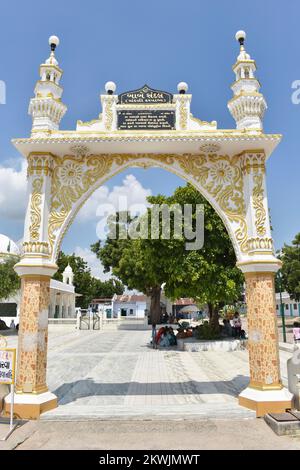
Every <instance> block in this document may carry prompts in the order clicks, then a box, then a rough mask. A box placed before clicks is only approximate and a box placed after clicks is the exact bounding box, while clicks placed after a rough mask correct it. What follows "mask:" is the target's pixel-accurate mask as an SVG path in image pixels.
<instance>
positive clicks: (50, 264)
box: [6, 35, 291, 418]
mask: <svg viewBox="0 0 300 470" xmlns="http://www.w3.org/2000/svg"><path fill="white" fill-rule="evenodd" d="M50 39H51V40H50V43H51V55H50V57H49V59H47V61H46V62H45V64H42V65H41V67H40V74H41V79H40V80H39V81H38V82H37V85H36V88H35V97H34V98H33V99H32V100H31V102H30V107H29V111H30V113H31V114H32V117H33V127H32V134H31V137H30V138H27V139H17V140H14V144H15V146H16V147H17V148H18V149H19V151H20V152H21V153H22V154H23V155H24V157H26V158H27V160H28V187H29V200H28V209H27V215H26V221H25V231H24V243H23V256H22V259H21V261H20V262H19V263H18V264H17V265H16V271H17V272H18V274H19V275H20V276H21V279H22V303H21V318H20V330H19V347H18V372H17V384H16V390H17V399H16V400H15V407H16V412H17V414H18V415H19V416H20V417H23V418H35V417H37V416H39V415H40V413H42V412H43V411H46V410H48V409H51V408H53V407H55V406H57V399H56V397H55V395H53V394H52V393H51V392H49V391H48V388H47V385H46V369H47V337H48V304H49V283H50V278H51V276H52V275H53V274H54V273H55V272H56V270H57V266H56V264H55V262H56V258H57V255H58V252H59V249H60V245H61V241H62V239H63V236H64V234H65V233H66V231H67V229H68V227H69V226H70V224H71V223H72V221H73V219H74V217H75V216H76V214H77V212H78V211H79V209H80V208H81V207H82V205H83V204H84V203H85V202H86V200H87V199H88V198H89V196H90V195H91V194H92V193H93V192H94V191H95V190H96V189H97V188H98V187H99V186H100V185H102V184H103V182H105V181H106V180H108V179H109V178H111V177H112V176H113V175H115V174H117V173H119V172H121V171H123V170H124V169H125V168H127V167H130V166H139V167H144V168H148V167H152V166H158V167H161V168H164V169H166V170H168V171H170V172H173V173H175V174H177V175H178V176H180V177H182V178H183V179H185V180H187V181H189V182H190V183H191V184H192V185H194V186H195V187H196V188H197V189H198V190H199V191H200V192H201V194H202V195H203V196H204V197H205V198H206V199H207V200H208V201H209V202H210V204H211V205H212V206H213V207H214V208H215V210H216V211H217V213H218V214H219V215H220V217H221V218H222V220H223V222H224V224H225V226H226V228H227V230H228V233H229V235H230V238H231V240H232V243H233V246H234V249H235V252H236V256H237V265H238V266H239V267H240V269H241V270H242V271H243V273H244V275H245V282H246V297H247V309H248V315H247V320H248V332H249V363H250V384H249V386H248V387H247V389H246V390H244V391H243V392H242V393H241V395H240V396H239V402H240V404H241V405H244V406H247V407H250V408H252V409H255V410H256V412H257V415H258V416H261V415H262V414H264V413H265V412H268V411H275V410H277V411H278V410H284V409H285V408H287V407H289V406H290V405H291V396H290V394H289V393H288V392H287V391H286V390H285V389H284V388H283V386H282V383H281V378H280V366H279V352H278V333H277V321H276V313H275V312H276V309H275V295H274V293H275V290H274V276H275V273H276V271H277V270H278V268H279V267H280V261H279V260H278V259H277V258H276V257H275V256H274V251H273V242H272V236H271V232H270V224H269V215H268V202H267V192H266V176H265V163H266V160H267V159H268V157H269V156H270V154H271V153H272V151H273V149H274V148H275V147H276V145H277V144H278V142H279V141H280V138H281V137H280V136H279V135H270V134H269V135H267V134H264V133H263V130H262V117H263V113H264V110H265V107H266V104H265V101H264V98H263V96H262V95H261V94H260V93H259V83H258V81H257V80H256V78H255V77H254V72H255V62H254V61H253V60H251V59H250V56H249V55H248V54H247V53H246V51H245V49H244V46H243V35H240V37H239V40H240V43H241V50H240V54H239V56H238V59H237V62H236V64H235V65H234V68H233V69H234V72H235V75H236V80H235V82H234V84H233V85H232V89H233V93H234V96H233V98H232V100H230V102H229V104H228V107H229V109H230V111H231V113H232V114H233V117H234V118H235V120H236V122H237V129H234V130H219V129H218V128H217V125H216V122H212V123H207V122H204V121H200V120H198V119H195V118H194V117H193V116H192V114H191V113H190V103H191V98H192V96H191V95H190V94H187V93H186V91H187V86H186V84H184V83H181V84H179V93H178V94H175V95H171V94H169V93H165V92H160V91H157V90H152V89H149V88H148V87H147V86H145V87H143V88H142V89H139V90H136V91H134V92H129V93H123V94H121V95H115V94H114V91H115V86H114V84H113V83H112V82H109V83H108V84H107V86H106V91H107V94H105V95H101V102H102V111H103V112H102V114H100V116H99V119H96V120H94V121H90V122H87V123H83V122H81V121H78V123H77V129H76V130H74V131H61V130H59V129H58V125H59V122H60V119H61V118H62V116H63V114H64V112H65V110H66V107H65V106H64V105H63V104H62V102H61V94H62V89H61V88H60V85H59V81H60V78H61V75H62V70H61V69H60V68H59V66H58V63H57V61H56V58H55V56H54V50H55V45H56V43H57V38H55V37H52V38H50ZM9 403H10V397H8V398H7V399H6V406H7V407H8V406H9Z"/></svg>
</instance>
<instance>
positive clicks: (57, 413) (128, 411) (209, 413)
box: [41, 403, 255, 421]
mask: <svg viewBox="0 0 300 470" xmlns="http://www.w3.org/2000/svg"><path fill="white" fill-rule="evenodd" d="M162 418H168V419H174V420H175V419H191V418H195V419H203V420H206V419H239V420H240V419H254V418H255V412H254V411H251V410H248V409H246V408H243V407H241V406H239V405H238V404H237V403H215V404H212V403H209V404H208V403H203V404H195V405H194V404H192V405H190V404H182V405H177V406H174V405H172V406H167V405H154V406H151V405H146V406H134V407H126V406H115V405H114V406H110V405H109V406H89V405H86V406H84V405H76V406H74V405H72V404H71V405H63V406H59V407H58V408H56V409H54V410H51V411H48V412H47V413H44V414H43V415H42V416H41V420H43V421H60V420H61V421H73V420H74V421H88V420H107V419H109V420H112V419H113V420H121V419H133V420H136V419H140V420H146V419H150V420H151V419H153V420H155V419H162Z"/></svg>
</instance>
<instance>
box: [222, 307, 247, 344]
mask: <svg viewBox="0 0 300 470" xmlns="http://www.w3.org/2000/svg"><path fill="white" fill-rule="evenodd" d="M231 321H232V324H231V322H230V320H229V319H227V318H224V320H223V328H222V331H221V333H222V336H233V338H238V339H244V338H245V335H246V333H245V331H244V330H243V329H242V320H241V317H240V314H239V313H238V312H235V314H234V316H233V318H232V320H231Z"/></svg>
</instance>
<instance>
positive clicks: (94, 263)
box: [75, 246, 111, 281]
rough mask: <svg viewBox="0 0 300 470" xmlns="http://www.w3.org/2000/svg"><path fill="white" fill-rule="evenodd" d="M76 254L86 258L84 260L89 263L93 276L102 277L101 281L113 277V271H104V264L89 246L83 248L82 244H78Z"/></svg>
mask: <svg viewBox="0 0 300 470" xmlns="http://www.w3.org/2000/svg"><path fill="white" fill-rule="evenodd" d="M75 255H76V256H80V257H81V258H83V259H84V261H86V262H87V263H88V266H89V268H90V269H91V272H92V276H94V277H96V278H98V279H101V281H107V280H108V279H110V278H111V273H110V272H108V273H104V272H103V266H102V264H101V261H100V260H99V259H98V258H97V256H96V255H95V253H93V252H92V251H91V250H89V249H88V248H81V247H80V246H76V248H75Z"/></svg>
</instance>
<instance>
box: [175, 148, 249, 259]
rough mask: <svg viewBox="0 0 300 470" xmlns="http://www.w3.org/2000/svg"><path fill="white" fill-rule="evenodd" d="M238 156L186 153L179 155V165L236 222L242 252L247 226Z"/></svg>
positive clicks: (231, 220)
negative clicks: (181, 156) (180, 157)
mask: <svg viewBox="0 0 300 470" xmlns="http://www.w3.org/2000/svg"><path fill="white" fill-rule="evenodd" d="M239 159H240V156H239V155H235V156H233V157H230V156H228V155H217V154H208V155H186V156H183V158H182V159H181V163H180V165H181V167H182V168H183V169H184V171H185V173H187V174H191V175H193V178H194V179H195V180H196V181H197V182H199V183H200V185H201V186H202V187H203V189H204V190H206V191H207V192H208V194H209V195H210V196H211V197H212V198H213V199H214V200H215V202H216V203H217V205H218V206H219V208H220V209H221V211H222V212H223V213H224V214H225V215H226V217H227V218H228V220H229V221H230V222H231V223H236V224H237V225H238V228H237V229H236V230H235V238H236V241H237V242H238V244H239V246H240V249H241V251H242V252H243V253H246V252H247V251H248V244H247V238H248V228H247V223H246V208H245V202H244V186H243V177H242V170H241V167H240V164H239Z"/></svg>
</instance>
